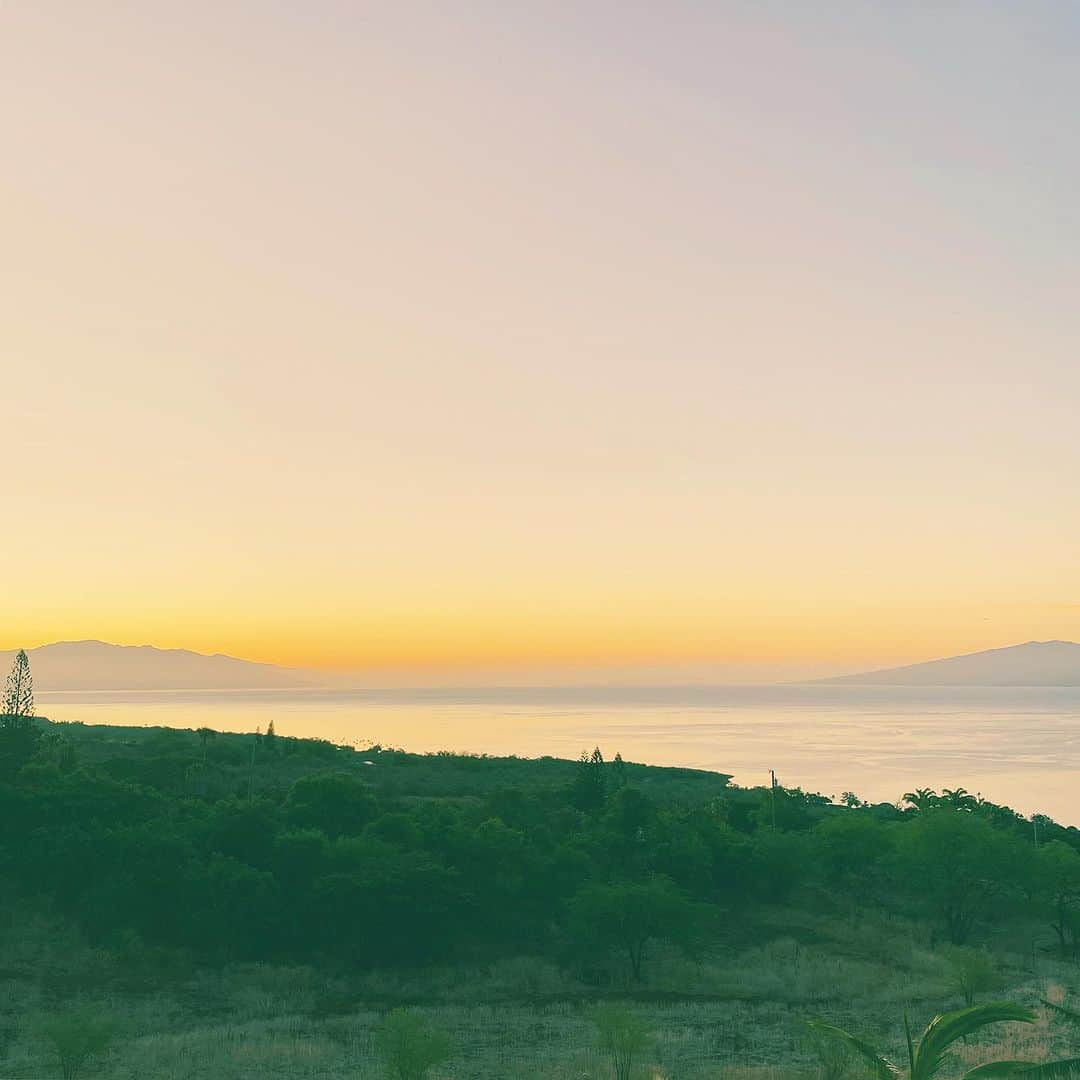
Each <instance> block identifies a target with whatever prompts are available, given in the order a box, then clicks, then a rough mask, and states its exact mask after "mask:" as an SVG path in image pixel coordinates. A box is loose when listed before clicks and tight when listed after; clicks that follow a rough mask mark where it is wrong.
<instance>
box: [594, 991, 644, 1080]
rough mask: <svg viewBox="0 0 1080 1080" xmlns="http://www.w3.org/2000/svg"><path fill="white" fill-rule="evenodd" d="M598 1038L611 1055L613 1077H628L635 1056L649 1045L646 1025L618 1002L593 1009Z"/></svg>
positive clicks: (605, 1050)
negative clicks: (617, 1003)
mask: <svg viewBox="0 0 1080 1080" xmlns="http://www.w3.org/2000/svg"><path fill="white" fill-rule="evenodd" d="M593 1023H594V1024H596V1032H597V1042H598V1043H599V1045H600V1049H601V1050H602V1051H603V1052H604V1053H605V1054H606V1055H607V1056H608V1057H609V1058H610V1059H611V1066H612V1069H613V1070H614V1073H615V1080H630V1077H631V1076H632V1075H633V1069H634V1060H635V1058H638V1057H640V1055H641V1054H642V1052H643V1051H644V1050H645V1048H646V1047H647V1046H648V1045H649V1025H648V1024H647V1023H646V1022H645V1020H644V1019H643V1018H642V1017H641V1016H639V1015H638V1014H637V1013H636V1012H633V1011H631V1010H630V1009H627V1008H624V1007H623V1006H621V1005H605V1006H603V1007H601V1008H599V1009H597V1010H596V1011H595V1012H594V1013H593Z"/></svg>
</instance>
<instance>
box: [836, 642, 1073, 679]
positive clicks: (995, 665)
mask: <svg viewBox="0 0 1080 1080" xmlns="http://www.w3.org/2000/svg"><path fill="white" fill-rule="evenodd" d="M817 681H818V682H819V683H830V684H833V685H837V684H841V683H847V684H849V685H859V686H1080V645H1078V644H1076V643H1075V642H1073V641H1028V642H1026V643H1025V644H1023V645H1011V646H1009V647H1008V648H1004V649H987V650H985V651H984V652H977V653H968V654H966V655H965V656H950V657H946V658H945V659H943V660H930V661H928V662H927V663H924V664H907V665H905V666H904V667H895V668H886V669H884V670H881V671H867V672H863V673H861V674H858V675H841V676H838V677H836V678H832V679H819V680H817Z"/></svg>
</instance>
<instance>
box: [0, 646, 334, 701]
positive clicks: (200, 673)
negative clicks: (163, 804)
mask: <svg viewBox="0 0 1080 1080" xmlns="http://www.w3.org/2000/svg"><path fill="white" fill-rule="evenodd" d="M27 653H28V654H29V656H30V662H31V666H32V668H33V672H34V680H35V683H36V687H37V689H38V690H39V691H44V692H46V693H47V692H49V691H60V690H269V689H287V688H296V687H305V686H313V685H316V684H315V680H314V679H313V678H311V677H310V676H309V675H307V673H305V672H302V671H297V670H295V669H292V668H285V667H277V666H275V665H274V664H259V663H255V662H253V661H251V660H238V659H237V658H236V657H233V656H223V655H221V654H220V653H219V654H215V655H213V656H206V655H204V654H202V653H196V652H190V651H188V650H187V649H157V648H155V647H154V646H153V645H110V644H109V643H108V642H105V641H59V642H56V643H55V644H52V645H42V646H41V647H40V648H37V649H28V650H27ZM14 658H15V652H14V651H10V652H0V671H6V670H8V669H9V668H10V667H11V664H12V661H13V660H14Z"/></svg>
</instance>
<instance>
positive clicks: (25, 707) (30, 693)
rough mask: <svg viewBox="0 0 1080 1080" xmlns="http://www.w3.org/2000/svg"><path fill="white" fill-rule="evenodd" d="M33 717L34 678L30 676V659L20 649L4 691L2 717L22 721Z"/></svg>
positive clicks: (23, 650) (24, 651)
mask: <svg viewBox="0 0 1080 1080" xmlns="http://www.w3.org/2000/svg"><path fill="white" fill-rule="evenodd" d="M33 715H34V677H33V676H32V675H31V674H30V658H29V657H28V656H27V655H26V650H25V649H20V650H19V651H18V653H17V654H16V656H15V662H14V663H13V664H12V665H11V674H10V675H8V680H7V688H6V689H5V691H4V716H5V717H6V718H19V719H23V718H27V717H31V716H33Z"/></svg>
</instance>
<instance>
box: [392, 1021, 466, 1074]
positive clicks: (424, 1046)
mask: <svg viewBox="0 0 1080 1080" xmlns="http://www.w3.org/2000/svg"><path fill="white" fill-rule="evenodd" d="M378 1046H379V1053H380V1055H381V1056H382V1059H383V1063H384V1066H385V1068H386V1075H387V1076H388V1077H391V1078H392V1080H423V1078H424V1077H425V1076H427V1074H428V1070H429V1069H431V1068H433V1067H434V1066H435V1065H439V1064H441V1063H442V1062H444V1061H446V1059H447V1058H449V1057H450V1056H451V1054H452V1053H453V1043H452V1041H451V1039H450V1037H449V1036H448V1035H447V1034H446V1033H445V1032H442V1031H438V1030H435V1029H433V1028H430V1027H429V1026H428V1025H427V1024H426V1023H425V1022H424V1019H423V1017H421V1016H419V1015H418V1014H417V1013H415V1012H413V1011H412V1010H411V1009H394V1010H393V1012H391V1013H388V1014H387V1016H386V1019H385V1020H384V1021H383V1023H382V1026H381V1027H380V1029H379V1032H378Z"/></svg>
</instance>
